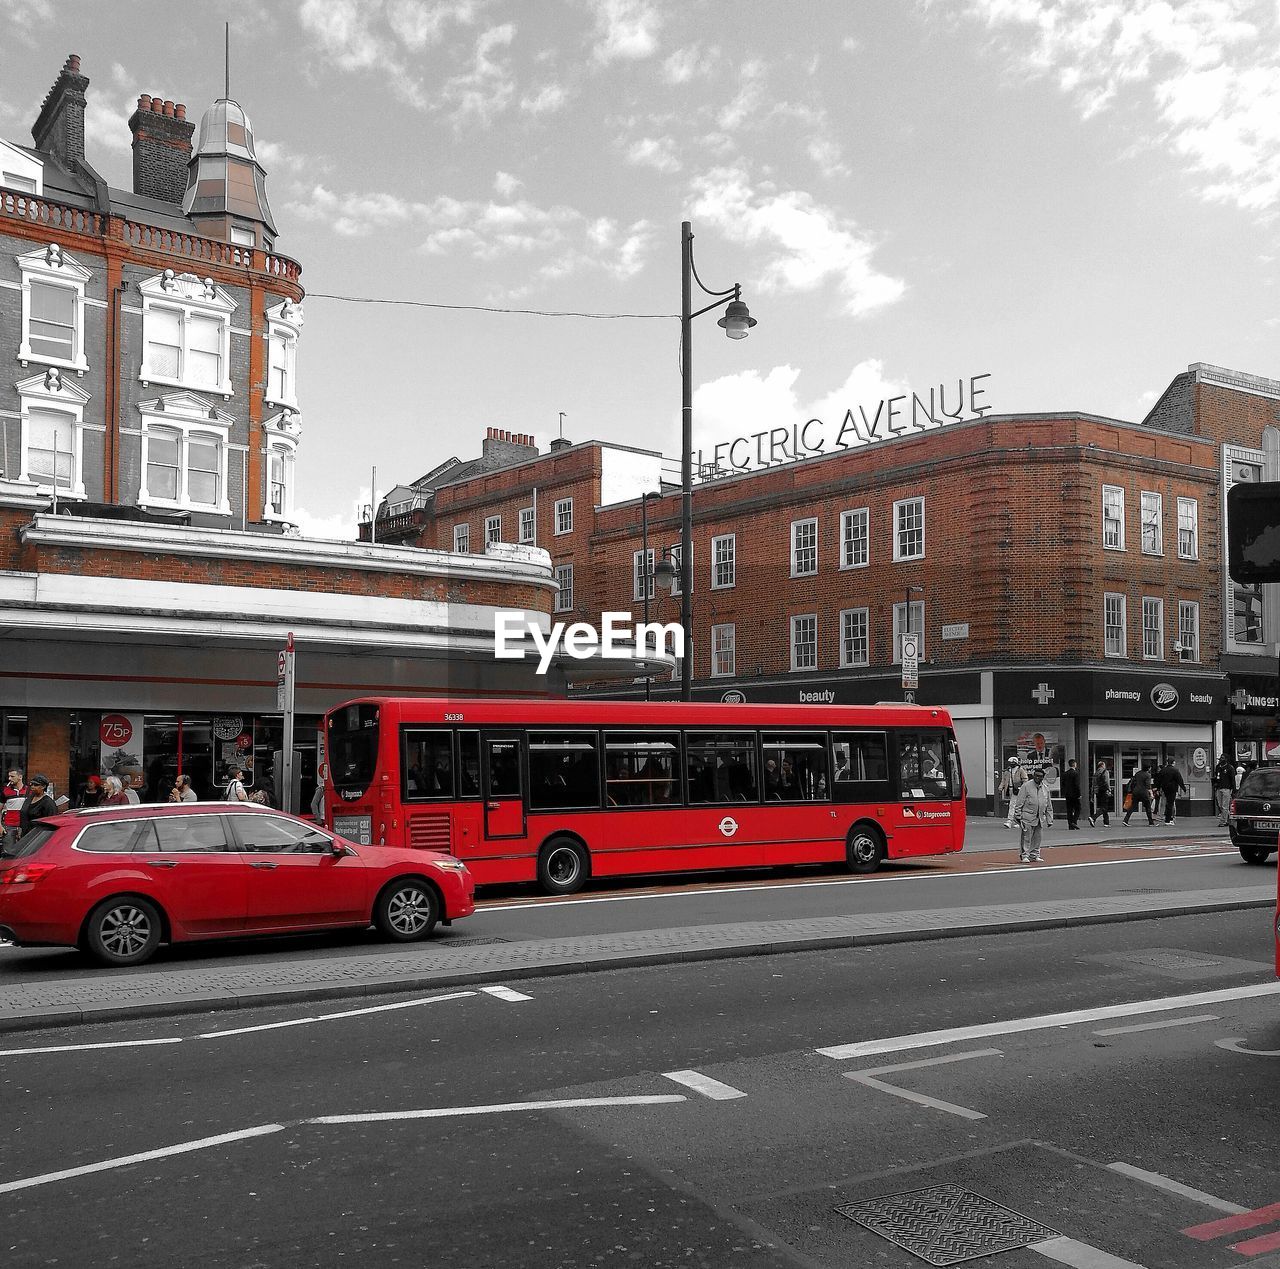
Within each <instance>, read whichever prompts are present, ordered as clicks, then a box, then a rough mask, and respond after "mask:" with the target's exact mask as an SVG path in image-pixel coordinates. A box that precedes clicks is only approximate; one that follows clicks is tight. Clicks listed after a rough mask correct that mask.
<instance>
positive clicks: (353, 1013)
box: [196, 991, 476, 1040]
mask: <svg viewBox="0 0 1280 1269" xmlns="http://www.w3.org/2000/svg"><path fill="white" fill-rule="evenodd" d="M475 994H476V993H475V992H474V991H451V992H449V993H447V994H446V995H443V996H423V997H421V998H419V999H417V1000H398V1001H396V1003H395V1004H392V1005H370V1006H369V1007H368V1008H365V1009H344V1010H343V1011H342V1012H341V1013H321V1014H317V1015H316V1016H315V1017H314V1018H290V1019H288V1021H286V1022H264V1023H261V1024H260V1025H259V1026H256V1027H233V1028H232V1029H230V1030H228V1031H202V1032H201V1033H200V1034H199V1035H198V1036H196V1039H197V1040H220V1039H222V1038H223V1037H224V1036H229V1035H250V1034H252V1033H253V1032H255V1031H278V1030H280V1029H281V1028H282V1027H305V1026H308V1025H309V1024H311V1023H313V1022H333V1021H334V1020H335V1019H337V1018H359V1017H362V1016H364V1015H365V1014H371V1013H389V1012H390V1011H391V1010H393V1009H413V1008H415V1007H416V1006H418V1005H434V1004H438V1003H439V1002H440V1001H442V1000H462V999H464V998H465V997H467V996H474V995H475Z"/></svg>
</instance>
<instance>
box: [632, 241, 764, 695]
mask: <svg viewBox="0 0 1280 1269" xmlns="http://www.w3.org/2000/svg"><path fill="white" fill-rule="evenodd" d="M694 282H697V284H698V286H699V288H700V289H701V290H702V291H703V292H704V293H705V294H706V295H709V296H711V303H710V304H708V305H706V307H705V308H700V309H698V310H697V312H694V311H693V283H694ZM722 305H724V306H725V312H724V316H723V317H722V318H720V320H719V321H718V322H717V323H716V325H717V326H720V327H722V328H723V329H724V333H725V334H726V335H727V336H728V337H729V338H730V339H745V338H746V337H747V335H748V334H749V333H750V331H751V328H752V327H753V326H754V325H755V324H756V319H755V318H754V317H752V316H751V314H750V312H749V311H748V309H747V306H746V305H745V304H744V303H743V302H742V288H741V286H740V285H739V284H738V283H736V282H735V283H734V284H733V286H731V287H729V288H728V289H727V290H724V291H713V290H711V289H710V287H707V286H704V285H703V282H702V279H701V278H700V277H698V271H697V269H696V268H695V267H694V264H693V227H692V226H691V224H690V223H689V221H687V220H686V221H684V222H682V223H681V225H680V386H681V389H682V397H681V410H680V449H681V466H680V485H681V494H680V499H681V501H680V625H681V627H682V628H683V630H684V656H683V657H682V658H681V660H680V699H681V700H684V701H687V700H692V699H693V319H694V318H695V317H701V316H702V314H703V313H709V312H711V310H712V309H716V308H720V307H721V306H722ZM645 558H646V560H647V559H648V556H646V557H645Z"/></svg>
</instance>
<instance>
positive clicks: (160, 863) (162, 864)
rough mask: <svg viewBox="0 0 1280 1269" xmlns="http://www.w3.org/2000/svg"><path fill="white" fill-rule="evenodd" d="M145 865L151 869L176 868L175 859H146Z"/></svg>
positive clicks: (176, 862)
mask: <svg viewBox="0 0 1280 1269" xmlns="http://www.w3.org/2000/svg"><path fill="white" fill-rule="evenodd" d="M147 864H148V866H149V867H151V868H176V867H177V866H178V861H177V860H176V859H148V860H147Z"/></svg>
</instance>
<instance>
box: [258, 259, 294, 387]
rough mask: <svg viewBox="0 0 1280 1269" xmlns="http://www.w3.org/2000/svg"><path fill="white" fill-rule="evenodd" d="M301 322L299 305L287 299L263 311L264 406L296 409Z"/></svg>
mask: <svg viewBox="0 0 1280 1269" xmlns="http://www.w3.org/2000/svg"><path fill="white" fill-rule="evenodd" d="M248 245H252V244H248ZM302 323H303V315H302V306H301V305H300V304H294V303H293V302H292V301H291V300H284V301H283V302H281V303H280V304H277V305H276V306H275V308H270V309H268V310H267V334H266V340H267V391H266V394H265V396H264V398H263V399H264V400H265V401H266V402H267V403H268V404H271V405H283V406H287V407H288V408H289V409H291V410H296V409H297V408H298V382H297V375H298V337H299V336H300V335H301V333H302ZM277 348H279V350H280V354H281V356H282V358H283V361H284V384H283V391H282V392H280V393H277V392H275V391H274V388H273V379H274V376H273V374H272V371H273V369H274V368H275V364H276V350H277Z"/></svg>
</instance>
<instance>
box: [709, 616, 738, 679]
mask: <svg viewBox="0 0 1280 1269" xmlns="http://www.w3.org/2000/svg"><path fill="white" fill-rule="evenodd" d="M737 644H738V629H737V626H735V625H734V623H733V622H731V621H726V622H721V623H720V624H719V625H715V626H712V627H711V677H712V678H713V679H724V678H731V677H732V676H733V675H735V674H737V672H738V647H737Z"/></svg>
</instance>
